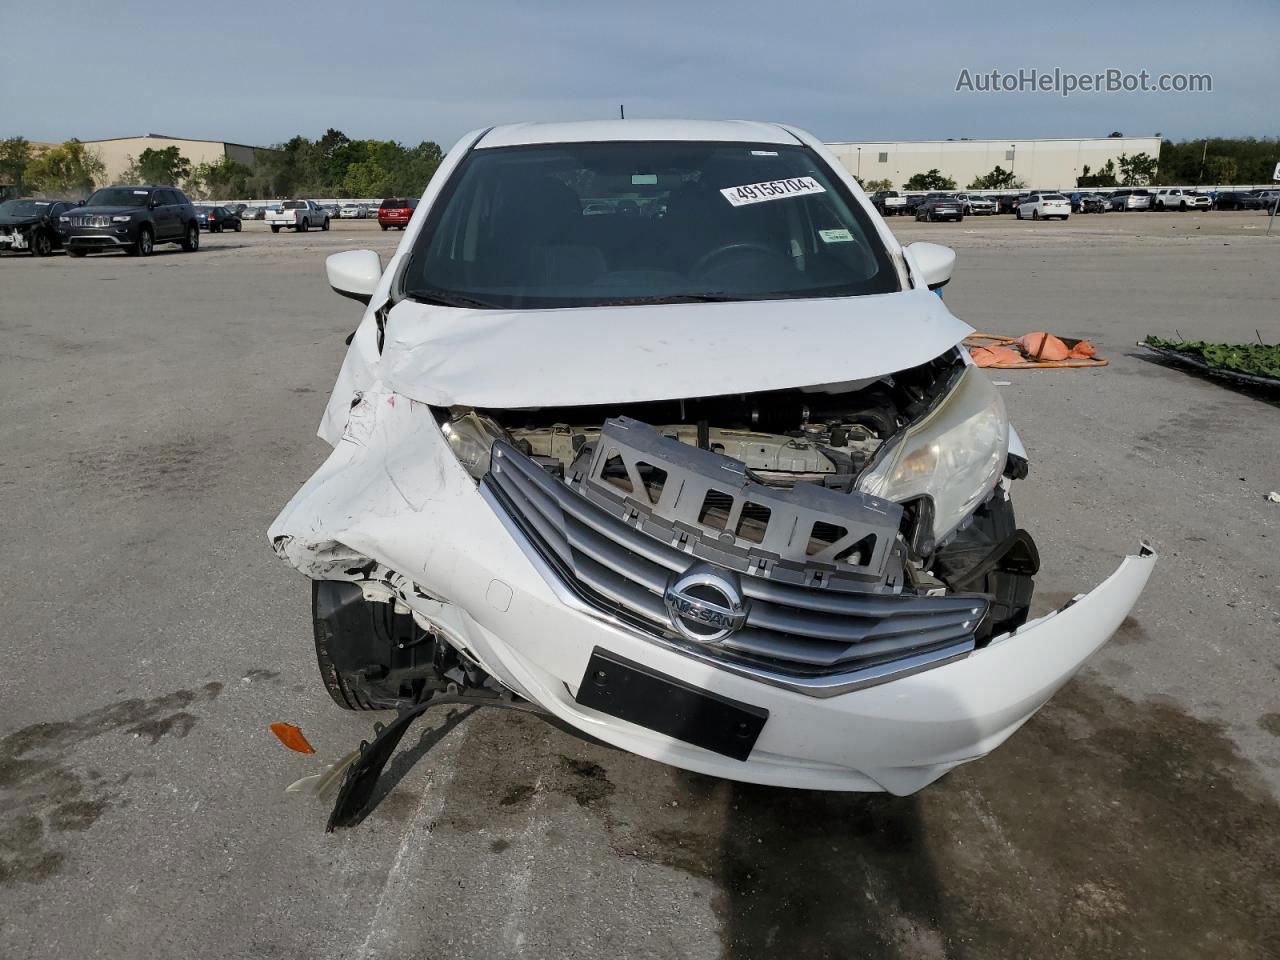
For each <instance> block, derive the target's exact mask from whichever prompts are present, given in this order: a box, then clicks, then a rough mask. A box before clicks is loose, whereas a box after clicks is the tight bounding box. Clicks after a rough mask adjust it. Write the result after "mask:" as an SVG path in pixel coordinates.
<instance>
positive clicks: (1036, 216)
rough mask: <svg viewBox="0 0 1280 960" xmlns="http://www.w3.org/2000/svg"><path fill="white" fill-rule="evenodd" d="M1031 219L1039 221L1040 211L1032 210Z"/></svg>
mask: <svg viewBox="0 0 1280 960" xmlns="http://www.w3.org/2000/svg"><path fill="white" fill-rule="evenodd" d="M1031 219H1032V220H1039V219H1040V211H1039V210H1032V211H1031Z"/></svg>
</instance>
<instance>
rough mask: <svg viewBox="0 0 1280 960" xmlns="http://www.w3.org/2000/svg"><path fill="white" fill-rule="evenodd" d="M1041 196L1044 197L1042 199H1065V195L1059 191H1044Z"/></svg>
mask: <svg viewBox="0 0 1280 960" xmlns="http://www.w3.org/2000/svg"><path fill="white" fill-rule="evenodd" d="M1041 197H1042V199H1044V200H1065V199H1067V198H1066V197H1064V196H1063V195H1062V194H1060V193H1045V194H1041Z"/></svg>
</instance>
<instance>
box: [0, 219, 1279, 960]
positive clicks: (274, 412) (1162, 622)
mask: <svg viewBox="0 0 1280 960" xmlns="http://www.w3.org/2000/svg"><path fill="white" fill-rule="evenodd" d="M891 225H892V227H893V229H894V230H895V231H897V232H899V234H900V235H901V236H902V238H903V239H904V240H913V239H931V240H937V241H939V242H943V243H950V244H952V245H954V246H955V247H956V248H957V249H958V251H959V253H960V262H959V267H958V273H957V278H956V279H955V281H954V282H953V283H952V284H951V285H950V286H949V287H948V288H947V291H946V295H947V301H948V303H949V304H950V305H951V308H952V310H953V311H955V312H956V313H957V314H958V315H959V316H961V317H962V318H964V319H966V320H967V321H969V322H970V323H971V324H973V325H974V326H975V327H977V328H978V329H980V330H984V331H987V332H994V333H1009V334H1015V335H1016V334H1021V333H1025V332H1028V331H1032V330H1041V329H1048V330H1050V331H1052V332H1055V333H1059V334H1063V335H1067V336H1087V337H1089V338H1091V339H1092V340H1093V341H1094V342H1095V344H1096V345H1097V346H1098V348H1099V350H1100V352H1101V353H1102V354H1103V355H1105V356H1106V357H1108V358H1109V359H1110V361H1111V364H1110V366H1108V367H1106V368H1104V369H1100V370H1080V371H1059V370H1052V371H1012V372H1004V373H996V374H995V376H994V379H997V380H998V381H1001V382H1003V383H1005V385H1003V386H1002V387H1001V388H1000V389H1001V390H1003V391H1004V395H1005V398H1006V400H1007V402H1008V405H1009V407H1010V411H1011V414H1012V415H1013V417H1014V420H1015V423H1016V424H1017V426H1018V428H1019V430H1020V432H1021V433H1022V435H1023V437H1024V439H1025V441H1026V443H1027V446H1028V447H1029V449H1030V452H1031V458H1032V472H1031V476H1030V478H1029V479H1028V480H1027V481H1025V482H1023V483H1022V484H1021V485H1020V489H1018V490H1017V492H1016V499H1017V503H1018V506H1019V515H1020V520H1021V522H1022V524H1023V525H1024V526H1026V527H1027V528H1028V529H1030V530H1031V531H1032V533H1033V534H1034V535H1035V537H1036V538H1037V540H1038V542H1039V545H1040V549H1041V553H1042V557H1043V566H1044V569H1043V572H1042V574H1041V576H1040V577H1039V579H1038V587H1037V608H1038V609H1041V610H1043V609H1048V608H1050V607H1052V606H1057V605H1060V604H1061V603H1063V602H1065V600H1066V599H1068V598H1069V597H1070V596H1071V595H1073V594H1074V593H1075V592H1077V591H1078V590H1083V589H1088V588H1089V587H1091V586H1092V585H1093V584H1094V583H1096V582H1097V581H1098V580H1099V579H1101V578H1102V577H1103V576H1105V575H1106V574H1107V573H1109V572H1110V570H1111V569H1112V568H1113V567H1114V565H1115V564H1116V563H1117V562H1118V561H1119V558H1120V557H1121V556H1122V555H1123V554H1124V553H1125V552H1128V551H1132V550H1133V549H1134V548H1135V547H1136V545H1137V544H1138V542H1139V541H1140V540H1143V539H1147V540H1149V541H1150V542H1151V543H1152V544H1153V545H1154V546H1155V547H1156V549H1157V550H1158V551H1159V552H1160V553H1161V561H1160V564H1159V566H1158V567H1157V568H1156V572H1155V575H1154V577H1153V579H1152V582H1151V585H1150V587H1149V588H1148V590H1147V592H1146V594H1145V595H1144V597H1143V598H1142V600H1141V601H1140V603H1139V606H1138V608H1137V609H1136V610H1135V612H1134V615H1133V616H1132V617H1131V618H1130V619H1129V620H1128V621H1127V622H1126V623H1125V624H1124V626H1123V627H1122V628H1121V630H1120V632H1119V634H1118V635H1117V636H1116V638H1115V639H1114V641H1113V642H1112V643H1111V644H1110V645H1109V646H1108V647H1106V648H1104V650H1103V651H1102V652H1101V653H1100V654H1099V655H1098V656H1097V657H1096V658H1095V659H1094V660H1093V661H1092V662H1091V663H1090V665H1089V667H1088V668H1087V669H1086V671H1085V672H1084V673H1082V674H1081V675H1080V676H1079V677H1078V678H1077V679H1076V680H1075V681H1073V682H1072V683H1071V684H1070V685H1069V686H1068V687H1067V688H1066V689H1064V690H1063V691H1062V693H1061V694H1059V696H1058V697H1057V698H1056V699H1055V700H1054V701H1053V702H1052V703H1051V704H1050V706H1049V707H1048V708H1046V709H1045V710H1044V711H1043V712H1042V713H1041V714H1039V715H1038V716H1037V717H1036V718H1034V719H1033V720H1032V721H1031V722H1030V723H1028V724H1027V726H1026V727H1025V728H1024V729H1023V730H1021V731H1020V732H1019V733H1018V734H1016V735H1015V736H1014V737H1013V738H1012V739H1011V740H1010V741H1009V743H1007V744H1006V745H1005V746H1004V747H1002V748H1000V749H999V750H998V751H997V752H995V753H994V754H993V755H992V756H990V757H989V758H987V759H985V760H983V761H980V762H978V763H975V764H971V765H969V766H967V767H964V768H961V769H959V770H957V771H955V772H953V773H952V774H950V775H949V776H947V777H946V778H944V779H943V780H942V781H940V782H939V783H938V784H936V785H934V786H932V787H930V788H927V789H926V790H925V791H924V792H923V793H921V794H919V795H917V796H914V797H911V798H907V799H895V798H887V797H882V796H858V795H853V796H849V795H838V794H822V793H805V792H795V791H784V790H774V789H765V788H759V787H752V786H744V785H740V784H731V783H726V782H719V781H713V780H710V779H707V778H704V777H698V776H693V775H689V774H684V773H680V772H677V771H674V770H671V769H668V768H665V767H662V766H659V765H657V764H654V763H650V762H648V761H645V760H642V759H639V758H637V757H633V756H629V755H625V754H622V753H618V752H614V751H610V750H607V749H604V748H599V747H595V746H591V745H588V744H585V743H583V742H581V741H578V740H576V739H573V738H570V737H569V736H567V735H565V734H563V733H561V732H560V731H558V730H556V729H553V728H552V727H550V726H547V725H545V724H544V723H542V722H541V721H539V720H537V719H533V718H530V717H525V716H520V715H514V714H506V713H500V712H493V713H485V712H471V711H465V710H464V711H459V712H456V713H454V714H452V715H449V716H446V715H443V714H438V715H435V716H430V715H429V717H428V719H427V720H426V721H425V722H423V723H422V724H421V726H419V727H416V728H414V730H413V731H412V732H411V734H410V736H409V738H407V740H406V744H405V749H404V751H403V754H402V756H401V757H400V758H399V759H398V760H397V761H395V763H394V764H393V765H392V767H391V768H389V771H390V774H389V776H390V782H391V789H390V790H389V792H387V793H386V794H385V796H383V798H382V800H381V802H380V803H379V804H378V806H377V807H376V808H375V809H374V811H373V812H372V813H371V815H370V816H369V818H368V819H367V820H366V821H365V822H364V823H363V824H362V825H361V826H360V827H359V828H357V829H354V830H351V831H347V832H343V833H340V834H336V835H326V834H324V832H323V826H324V821H325V817H326V815H327V809H325V808H323V807H322V806H320V805H317V804H315V803H313V802H309V801H306V800H299V799H298V798H297V797H295V796H286V795H285V794H284V793H283V789H284V787H285V785H287V784H288V783H289V782H291V781H292V780H295V779H297V778H298V777H301V776H303V775H305V774H307V773H309V772H313V770H314V769H315V768H316V767H317V766H318V763H317V761H318V760H320V759H321V758H332V757H336V756H337V755H338V754H341V753H343V752H345V751H346V750H348V749H350V748H351V747H352V746H353V745H354V744H355V743H356V742H357V741H358V740H359V739H360V738H361V737H362V736H364V735H366V734H367V733H368V731H369V729H370V724H371V719H370V716H369V715H357V714H349V713H344V712H342V711H339V710H338V709H337V708H335V707H334V706H333V705H332V703H331V702H330V701H329V699H328V697H327V696H326V694H325V693H324V691H323V689H322V688H321V686H320V683H319V680H318V677H317V674H316V669H315V663H314V656H313V651H312V648H311V638H310V633H309V623H308V617H309V610H308V591H307V589H306V582H305V581H304V580H303V579H302V578H301V577H299V576H298V575H297V574H296V573H294V572H292V571H291V570H290V569H289V568H287V567H286V566H285V565H284V564H283V563H281V562H280V561H278V560H276V559H275V557H274V556H273V554H272V553H271V551H270V549H269V548H268V545H267V542H266V537H265V531H266V528H267V524H268V523H269V522H270V520H271V519H272V518H273V517H274V515H275V513H276V512H277V511H278V509H279V508H280V506H281V505H282V504H283V503H284V502H285V501H286V500H287V499H288V497H289V496H291V495H292V494H293V492H294V491H295V490H296V489H297V487H298V486H299V485H300V484H301V483H302V482H303V481H304V480H305V479H306V478H307V477H308V476H309V475H310V473H311V472H312V471H313V470H314V468H315V467H316V466H317V465H318V464H319V463H320V461H321V460H322V458H323V457H324V456H325V452H326V449H327V448H326V447H325V446H324V444H322V443H321V442H320V441H319V440H317V439H316V438H315V437H314V430H315V427H316V424H317V422H318V420H319V417H320V413H321V410H322V408H323V406H324V403H325V399H326V396H327V391H328V389H329V387H330V385H331V384H332V381H333V377H334V375H335V373H336V371H337V367H338V364H339V363H340V361H341V358H342V355H343V351H344V349H345V348H344V346H343V339H344V338H345V336H346V335H347V334H348V333H349V332H350V331H351V329H352V327H353V326H354V324H355V323H356V320H357V319H358V308H357V306H356V305H354V304H352V303H351V302H350V301H346V300H342V299H340V298H338V297H336V296H334V295H333V294H332V293H331V292H330V291H329V290H328V289H327V286H326V284H325V282H324V279H323V265H322V260H323V257H324V255H326V254H328V253H332V252H335V251H337V250H341V249H346V248H351V247H361V246H372V247H374V248H375V249H378V250H379V251H380V252H382V253H383V254H384V256H385V255H386V254H388V253H390V251H391V250H392V249H394V246H395V244H396V243H397V242H398V241H399V239H400V236H401V235H400V234H399V233H383V232H381V231H379V230H378V229H377V226H376V224H374V223H372V222H370V221H362V222H361V221H357V222H339V223H335V224H334V226H333V229H332V230H330V231H329V232H327V233H318V232H313V233H309V234H307V235H305V236H302V235H291V234H280V235H278V236H273V235H272V234H271V233H270V232H269V231H268V230H267V229H266V228H265V227H264V226H263V225H262V224H249V225H247V226H246V229H245V231H244V232H243V233H241V234H223V235H215V236H205V237H203V238H202V239H203V243H204V249H203V250H202V251H200V252H199V253H196V254H186V253H182V252H181V251H179V250H178V249H177V248H176V247H175V248H167V247H166V248H161V249H160V250H159V251H158V252H157V254H156V255H155V256H154V257H153V258H151V259H147V260H138V259H133V258H128V257H124V256H122V255H115V254H112V255H105V256H95V257H91V258H88V259H85V260H75V261H73V260H70V259H68V258H66V257H65V256H61V255H59V256H55V257H52V258H49V259H47V260H40V261H37V260H33V259H30V258H27V257H20V256H8V255H6V256H0V331H3V335H4V342H3V345H0V398H2V399H3V407H2V409H3V412H4V416H3V419H2V420H0V450H2V451H3V452H2V453H0V490H2V491H3V511H2V512H0V530H2V531H3V538H2V542H3V545H4V548H5V555H6V559H7V567H8V574H7V577H6V586H5V589H4V590H3V591H0V624H3V635H4V642H3V644H0V704H3V707H2V708H0V956H3V957H6V958H7V957H13V958H32V960H35V958H53V957H67V956H77V957H112V958H123V957H130V958H132V957H148V958H162V957H163V958H168V957H192V956H200V957H203V956H209V957H255V958H261V957H282V958H284V957H287V958H293V957H307V958H322V957H323V958H348V957H350V958H354V957H397V958H417V957H421V958H433V960H440V958H464V957H486V958H503V957H536V958H543V957H556V958H579V957H581V958H586V957H602V956H617V957H622V956H626V957H653V958H670V957H688V958H710V957H718V956H720V957H726V958H739V960H746V958H751V960H755V958H762V957H773V956H787V957H791V958H797V960H798V958H817V957H832V958H844V957H908V958H938V957H965V958H1009V957H1029V956H1035V957H1040V958H1045V957H1062V958H1079V957H1160V958H1175V957H1187V958H1203V957H1215V958H1254V957H1257V958H1262V957H1268V956H1274V950H1275V948H1276V945H1277V944H1278V943H1280V805H1278V804H1277V795H1278V794H1280V696H1278V694H1280V646H1278V645H1277V639H1278V638H1280V564H1278V563H1277V561H1276V556H1277V544H1278V543H1280V505H1276V504H1272V503H1268V502H1267V501H1266V500H1265V495H1266V494H1267V492H1268V491H1271V490H1276V489H1280V409H1277V404H1276V403H1275V402H1268V401H1267V400H1266V399H1265V398H1262V397H1257V396H1250V395H1246V394H1243V393H1239V392H1235V391H1232V390H1230V389H1226V388H1224V387H1222V386H1220V385H1218V384H1216V383H1213V382H1210V381H1207V380H1204V379H1200V378H1196V377H1192V376H1188V375H1186V374H1184V373H1181V372H1177V371H1173V370H1170V369H1167V368H1166V367H1163V366H1160V365H1157V364H1155V363H1152V362H1150V361H1149V360H1148V359H1147V358H1145V357H1143V356H1142V352H1141V351H1140V350H1137V349H1135V347H1134V342H1135V341H1136V340H1138V339H1140V338H1141V337H1142V336H1143V335H1144V334H1147V333H1156V334H1165V335H1171V334H1173V333H1174V332H1175V331H1179V332H1181V333H1182V334H1183V335H1184V336H1187V337H1202V336H1203V337H1209V338H1211V339H1215V340H1252V339H1254V338H1255V336H1261V338H1262V339H1264V340H1266V341H1267V342H1272V343H1274V342H1277V341H1280V309H1278V308H1280V237H1273V238H1270V239H1267V238H1264V237H1262V236H1261V234H1262V233H1263V231H1264V230H1265V229H1266V219H1265V217H1262V216H1260V215H1258V214H1251V213H1240V214H1232V213H1206V214H1137V213H1135V214H1107V215H1104V216H1090V217H1073V218H1072V219H1071V220H1070V221H1068V222H1066V223H1052V224H1048V223H1046V224H1040V223H1036V224H1032V223H1026V222H1024V223H1017V222H1015V221H1013V219H1012V218H1010V217H998V218H981V219H978V218H967V219H966V220H965V221H964V222H962V223H960V224H936V225H928V224H916V223H914V222H911V221H908V220H906V219H901V220H897V219H895V220H893V221H891ZM1255 331H1257V333H1255ZM569 359H570V358H566V360H569ZM275 720H289V721H292V722H294V723H298V724H300V725H301V726H302V727H303V729H304V730H305V731H306V733H307V735H308V736H309V737H310V738H311V741H312V742H313V743H314V744H315V745H316V747H317V749H318V750H319V756H318V757H316V758H304V757H300V756H298V755H295V754H291V753H288V752H287V751H285V750H284V749H283V748H281V747H280V746H279V744H277V743H276V742H275V740H274V738H272V737H271V736H270V734H269V733H268V732H267V725H268V724H269V723H270V722H272V721H275Z"/></svg>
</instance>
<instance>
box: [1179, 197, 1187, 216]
mask: <svg viewBox="0 0 1280 960" xmlns="http://www.w3.org/2000/svg"><path fill="white" fill-rule="evenodd" d="M1178 209H1179V210H1181V211H1182V212H1183V213H1186V212H1187V201H1185V200H1183V201H1182V203H1180V204H1178Z"/></svg>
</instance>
